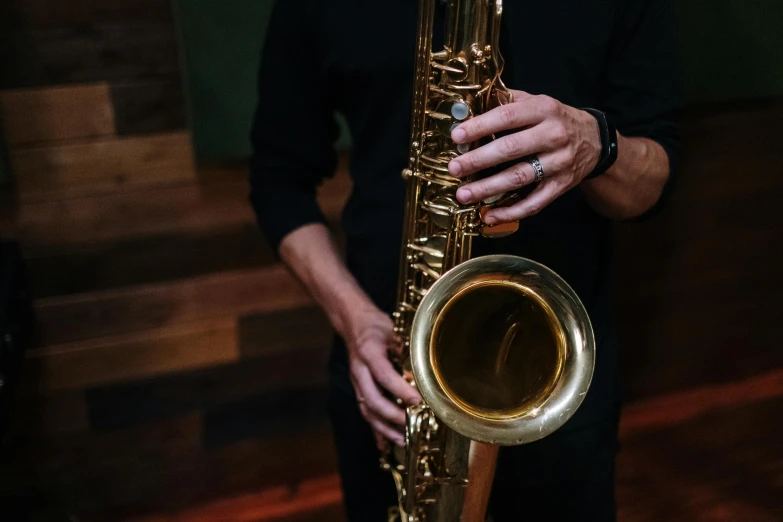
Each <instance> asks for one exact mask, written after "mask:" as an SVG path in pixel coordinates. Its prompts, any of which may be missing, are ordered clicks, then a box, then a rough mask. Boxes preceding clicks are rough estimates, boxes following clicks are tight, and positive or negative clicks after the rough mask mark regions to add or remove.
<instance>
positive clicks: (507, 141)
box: [449, 91, 601, 225]
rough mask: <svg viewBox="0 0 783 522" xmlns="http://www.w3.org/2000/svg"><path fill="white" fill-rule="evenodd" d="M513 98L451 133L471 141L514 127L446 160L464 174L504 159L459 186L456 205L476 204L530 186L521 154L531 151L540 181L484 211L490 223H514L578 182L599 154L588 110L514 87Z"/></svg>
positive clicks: (457, 174)
mask: <svg viewBox="0 0 783 522" xmlns="http://www.w3.org/2000/svg"><path fill="white" fill-rule="evenodd" d="M513 94H514V102H513V103H510V104H508V105H503V106H500V107H497V108H495V109H492V110H491V111H488V112H486V113H484V114H482V115H479V116H476V117H475V118H471V119H469V120H467V121H465V122H463V123H462V124H460V125H459V126H458V127H456V128H455V129H454V131H453V132H452V134H451V137H452V139H453V140H454V141H455V142H456V143H471V142H474V141H476V140H478V139H480V138H484V137H487V136H490V135H492V134H495V133H499V132H503V131H515V130H516V131H517V132H513V133H511V134H507V135H505V136H503V137H501V138H498V139H496V140H493V141H491V142H489V143H487V144H485V145H484V146H482V147H479V148H477V149H474V150H472V151H470V152H468V153H466V154H463V155H462V156H460V157H458V158H455V159H453V160H451V162H450V163H449V172H450V173H451V174H452V175H453V176H455V177H458V178H464V177H465V176H469V175H471V174H474V173H476V172H480V171H482V170H484V169H487V168H490V167H494V166H496V165H500V164H502V163H505V162H509V161H513V160H519V162H518V163H516V164H514V165H513V166H511V167H509V168H507V169H506V170H503V171H502V172H499V173H497V174H494V175H492V176H489V177H487V178H484V179H481V180H477V181H474V182H472V183H468V184H466V185H464V186H462V187H460V188H459V190H458V191H457V199H458V200H459V201H460V203H463V204H467V203H476V202H478V201H482V200H485V199H488V198H491V197H492V196H498V195H501V194H504V193H506V192H511V191H514V190H517V189H519V188H522V187H524V186H525V185H529V184H530V183H532V182H533V181H534V180H535V170H534V169H533V167H532V166H531V165H530V164H529V163H528V162H527V161H525V160H524V159H523V158H525V157H526V156H530V155H535V156H537V157H538V160H539V161H540V162H541V165H542V167H543V169H544V173H545V176H544V179H543V180H542V181H541V182H540V183H539V185H538V186H537V187H536V188H535V189H534V190H533V191H532V192H531V193H530V194H529V195H528V196H527V197H526V198H524V199H523V200H522V201H519V202H518V203H515V204H514V205H512V206H509V207H502V208H495V209H492V210H490V211H489V212H487V214H486V215H485V216H484V221H485V222H486V223H487V224H489V225H493V224H498V223H507V222H511V221H517V220H520V219H524V218H526V217H529V216H532V215H533V214H537V213H538V212H540V211H541V210H542V209H543V208H544V207H546V206H547V205H549V204H550V203H551V202H552V201H554V200H555V199H557V198H558V197H560V196H561V195H563V194H564V193H566V192H568V191H569V190H571V189H572V188H574V187H576V186H577V185H579V184H580V183H581V182H582V180H583V179H584V178H585V177H586V176H587V175H588V174H590V172H592V170H593V169H594V168H595V166H596V165H597V164H598V160H599V158H600V156H601V137H600V134H599V127H598V122H597V121H596V119H595V118H594V117H593V116H592V115H590V114H589V113H587V112H584V111H581V110H579V109H575V108H573V107H569V106H567V105H564V104H562V103H560V102H559V101H557V100H555V99H553V98H550V97H548V96H533V95H530V94H528V93H526V92H522V91H513Z"/></svg>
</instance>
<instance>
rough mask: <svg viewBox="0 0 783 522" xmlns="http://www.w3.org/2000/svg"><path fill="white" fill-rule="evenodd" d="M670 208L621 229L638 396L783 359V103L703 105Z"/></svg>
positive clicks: (625, 345) (624, 322)
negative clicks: (782, 314)
mask: <svg viewBox="0 0 783 522" xmlns="http://www.w3.org/2000/svg"><path fill="white" fill-rule="evenodd" d="M685 131H686V133H685V148H684V151H683V161H682V165H681V168H680V171H679V173H678V177H677V180H676V184H675V190H674V192H673V194H672V197H671V200H670V201H669V203H668V206H667V208H666V209H665V210H664V211H663V212H662V213H661V214H659V215H657V216H655V217H654V218H652V219H650V220H648V221H646V222H643V223H629V224H622V225H620V226H618V227H617V234H616V249H617V256H616V257H617V262H616V266H617V269H618V270H617V284H616V287H617V303H618V307H617V312H618V315H619V318H620V333H621V337H622V350H623V351H622V360H623V374H624V381H625V387H626V390H627V397H628V398H629V399H636V398H640V397H649V396H652V395H655V394H658V393H664V392H667V391H671V390H677V389H684V388H688V387H691V386H693V385H698V384H703V383H710V382H722V381H731V380H736V379H742V378H746V377H749V376H752V375H755V374H757V373H758V372H760V371H764V370H766V369H769V368H775V367H781V366H783V351H781V350H776V349H774V347H775V346H778V345H779V344H780V340H779V339H778V335H777V333H776V332H775V329H774V327H773V325H774V324H775V323H776V321H777V320H778V319H777V311H776V303H777V300H778V296H779V295H781V293H783V283H782V282H781V279H780V278H778V277H776V273H777V271H778V267H779V266H781V265H783V243H782V242H781V241H780V237H781V230H783V205H781V204H780V202H781V200H783V155H781V154H780V145H779V142H780V138H781V136H783V103H781V102H780V101H768V102H756V103H753V104H743V105H740V106H728V107H723V108H721V110H716V108H715V107H712V108H711V109H710V110H708V111H707V110H705V111H694V112H692V113H691V114H690V115H689V117H688V119H687V121H686V126H685Z"/></svg>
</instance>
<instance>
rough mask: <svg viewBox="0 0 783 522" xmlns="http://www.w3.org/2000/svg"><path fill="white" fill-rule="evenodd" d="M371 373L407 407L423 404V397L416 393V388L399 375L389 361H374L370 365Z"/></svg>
mask: <svg viewBox="0 0 783 522" xmlns="http://www.w3.org/2000/svg"><path fill="white" fill-rule="evenodd" d="M370 371H371V372H372V376H373V377H374V378H375V381H376V382H378V384H380V385H381V386H383V387H384V388H385V389H386V390H388V391H389V392H390V393H391V394H392V395H394V396H395V397H397V398H399V399H402V402H403V404H405V405H406V406H413V405H414V404H419V403H420V402H421V395H419V392H418V391H416V388H414V387H413V386H411V384H410V383H409V382H408V381H407V380H405V379H404V378H403V377H402V375H400V374H399V373H397V370H395V369H394V366H392V364H391V363H390V362H389V361H388V360H387V359H378V360H375V361H373V362H372V363H371V364H370Z"/></svg>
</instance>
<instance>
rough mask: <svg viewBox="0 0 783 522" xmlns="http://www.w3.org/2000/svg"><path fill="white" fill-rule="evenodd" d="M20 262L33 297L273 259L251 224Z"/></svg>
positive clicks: (33, 251) (31, 251)
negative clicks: (23, 265) (30, 283)
mask: <svg viewBox="0 0 783 522" xmlns="http://www.w3.org/2000/svg"><path fill="white" fill-rule="evenodd" d="M25 259H26V262H27V270H28V274H29V277H30V280H31V281H32V283H33V288H32V292H33V296H34V297H35V298H45V297H56V296H60V295H66V294H76V293H80V292H94V291H96V290H105V289H110V288H119V287H123V286H132V285H142V284H149V283H158V282H164V281H168V280H173V279H183V278H187V277H198V276H201V275H206V274H210V273H214V272H220V271H223V270H240V269H249V268H254V267H262V266H266V265H270V264H272V263H274V262H275V261H276V259H275V256H274V254H273V253H272V251H271V249H270V247H269V245H268V244H267V242H266V241H265V240H264V238H263V236H262V234H261V232H260V231H259V229H258V227H257V226H256V225H254V224H251V223H248V224H245V225H242V224H239V225H235V226H226V227H219V228H217V229H215V230H209V231H195V232H188V231H183V232H180V233H168V234H162V235H154V236H150V237H145V238H138V239H135V238H131V239H127V240H117V241H110V242H106V243H101V244H97V245H92V246H83V247H80V246H73V247H68V248H64V249H59V248H46V247H44V248H27V250H26V252H25Z"/></svg>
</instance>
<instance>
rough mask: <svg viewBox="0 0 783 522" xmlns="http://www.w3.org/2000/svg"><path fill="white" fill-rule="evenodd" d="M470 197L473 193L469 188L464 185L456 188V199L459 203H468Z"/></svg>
mask: <svg viewBox="0 0 783 522" xmlns="http://www.w3.org/2000/svg"><path fill="white" fill-rule="evenodd" d="M472 197H473V194H471V192H470V190H468V189H466V188H464V187H462V188H459V189H457V200H459V202H460V203H470V200H471V198H472Z"/></svg>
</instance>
